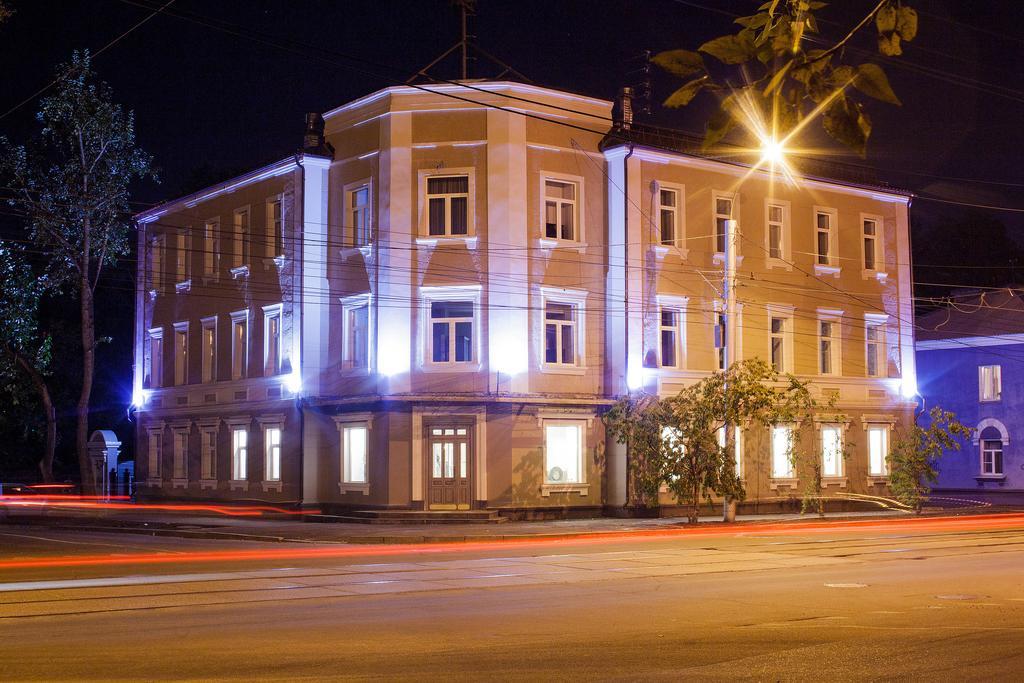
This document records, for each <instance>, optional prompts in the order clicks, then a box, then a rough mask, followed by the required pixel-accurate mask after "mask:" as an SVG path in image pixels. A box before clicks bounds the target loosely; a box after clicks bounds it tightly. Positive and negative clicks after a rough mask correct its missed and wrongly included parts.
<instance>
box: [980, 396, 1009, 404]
mask: <svg viewBox="0 0 1024 683" xmlns="http://www.w3.org/2000/svg"><path fill="white" fill-rule="evenodd" d="M1002 401H1003V397H1002V396H1000V397H999V398H979V399H978V403H1002Z"/></svg>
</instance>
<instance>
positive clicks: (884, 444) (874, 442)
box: [867, 425, 889, 477]
mask: <svg viewBox="0 0 1024 683" xmlns="http://www.w3.org/2000/svg"><path fill="white" fill-rule="evenodd" d="M867 431H868V474H869V475H870V476H872V477H885V476H888V474H889V462H888V460H889V427H888V426H886V425H869V426H868V429H867Z"/></svg>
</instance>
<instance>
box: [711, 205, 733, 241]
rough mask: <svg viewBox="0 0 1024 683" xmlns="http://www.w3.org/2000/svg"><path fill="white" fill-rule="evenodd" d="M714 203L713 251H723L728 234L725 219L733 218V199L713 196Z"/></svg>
mask: <svg viewBox="0 0 1024 683" xmlns="http://www.w3.org/2000/svg"><path fill="white" fill-rule="evenodd" d="M714 203H715V251H717V252H719V253H723V254H724V253H725V247H726V238H727V237H728V234H729V226H728V224H727V223H726V221H730V220H733V218H735V217H734V216H733V208H734V207H733V199H732V197H723V196H721V195H715V196H714Z"/></svg>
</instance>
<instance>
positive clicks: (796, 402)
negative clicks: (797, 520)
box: [605, 358, 820, 522]
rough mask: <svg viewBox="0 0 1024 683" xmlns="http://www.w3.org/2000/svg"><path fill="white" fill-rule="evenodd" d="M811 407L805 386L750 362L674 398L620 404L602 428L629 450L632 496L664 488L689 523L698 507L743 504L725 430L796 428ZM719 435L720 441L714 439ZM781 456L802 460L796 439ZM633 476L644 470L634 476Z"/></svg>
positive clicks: (646, 398) (731, 432)
mask: <svg viewBox="0 0 1024 683" xmlns="http://www.w3.org/2000/svg"><path fill="white" fill-rule="evenodd" d="M819 408H820V406H819V404H818V402H817V401H815V399H814V398H813V397H812V396H811V392H810V389H809V388H808V384H807V383H805V382H802V381H800V380H799V379H797V378H796V377H793V376H792V375H780V374H779V373H778V372H776V371H775V370H774V369H773V368H772V367H771V366H770V365H768V364H767V363H765V362H764V361H763V360H761V359H757V358H754V359H749V360H744V361H739V362H737V363H734V364H733V365H732V366H731V367H730V368H729V369H728V370H727V371H724V372H717V373H715V374H713V375H710V376H708V377H706V378H704V379H702V380H701V381H699V382H697V383H696V384H693V385H691V386H689V387H686V388H685V389H683V390H682V391H680V392H679V393H678V394H677V395H676V396H672V397H669V398H664V399H658V398H657V397H651V396H641V397H634V398H625V399H622V400H621V401H619V403H618V404H616V406H615V407H613V408H612V410H611V411H609V413H608V414H607V415H606V416H605V423H606V426H607V429H608V433H609V435H610V436H612V437H614V438H616V439H617V440H618V441H619V443H625V444H626V445H627V448H628V449H629V452H630V481H637V482H642V488H641V489H639V490H641V491H642V492H643V493H644V494H645V495H647V496H652V497H654V499H655V500H656V496H657V490H658V487H659V486H660V485H662V484H664V485H665V486H666V487H667V488H668V490H669V491H670V492H671V493H672V494H673V495H674V496H675V498H676V500H677V501H678V502H679V503H680V504H681V505H684V506H687V507H688V508H689V512H688V515H687V516H688V518H689V521H690V522H696V521H697V518H698V516H699V513H700V504H701V502H702V500H706V501H709V502H710V501H711V499H712V497H713V496H720V497H730V498H733V499H735V500H740V501H741V500H743V499H744V498H745V497H746V492H745V490H744V488H743V482H742V480H741V479H740V477H739V475H738V473H737V471H736V462H735V459H734V457H733V454H734V453H735V448H736V446H735V430H733V429H730V428H729V427H730V426H743V427H747V428H750V427H754V426H760V427H765V428H768V427H771V426H772V425H776V424H782V423H784V424H790V425H794V426H797V427H798V426H801V425H804V424H807V423H808V422H809V421H810V419H811V417H812V415H813V414H814V412H815V411H816V410H818V409H819ZM722 430H724V431H725V439H724V440H723V439H721V437H720V436H719V435H720V433H721V431H722ZM796 431H797V430H794V433H795V432H796ZM788 455H789V457H790V459H791V461H792V462H794V463H798V462H800V461H801V460H802V455H803V452H802V450H801V449H800V441H799V439H794V440H793V441H792V442H791V444H790V449H789V453H788ZM640 469H642V470H644V471H643V472H636V471H634V470H640ZM819 493H820V489H819Z"/></svg>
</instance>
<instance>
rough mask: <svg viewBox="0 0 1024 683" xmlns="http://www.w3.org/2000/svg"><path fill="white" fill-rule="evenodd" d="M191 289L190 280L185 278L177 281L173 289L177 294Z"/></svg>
mask: <svg viewBox="0 0 1024 683" xmlns="http://www.w3.org/2000/svg"><path fill="white" fill-rule="evenodd" d="M191 289H192V280H191V279H189V280H185V281H184V282H179V283H177V284H176V285H174V291H175V292H176V293H178V294H185V293H186V292H189V291H191Z"/></svg>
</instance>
